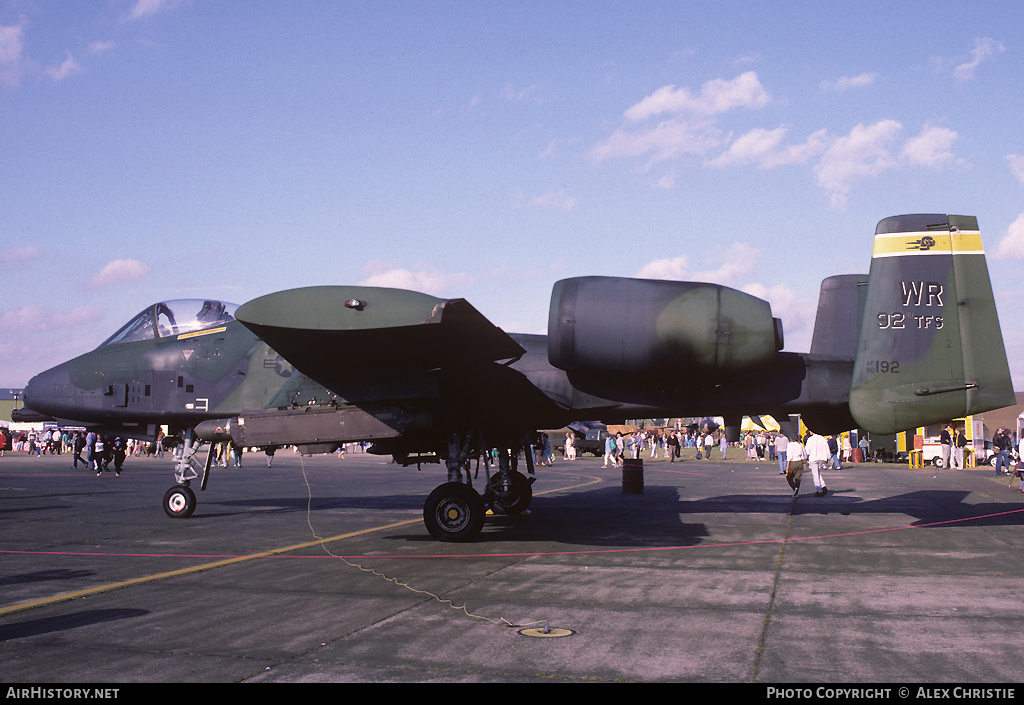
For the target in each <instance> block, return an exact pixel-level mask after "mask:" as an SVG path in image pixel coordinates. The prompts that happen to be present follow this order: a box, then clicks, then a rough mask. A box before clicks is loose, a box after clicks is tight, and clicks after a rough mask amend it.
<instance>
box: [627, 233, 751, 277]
mask: <svg viewBox="0 0 1024 705" xmlns="http://www.w3.org/2000/svg"><path fill="white" fill-rule="evenodd" d="M760 255H761V251H760V250H759V249H757V248H756V247H752V246H751V245H747V244H746V243H741V242H737V243H733V244H732V245H730V246H729V247H728V248H726V249H725V250H724V251H722V252H721V259H720V263H718V266H717V267H715V268H714V269H704V270H691V269H690V261H689V258H688V257H687V256H686V255H680V256H679V257H670V258H665V259H657V260H653V261H651V262H648V263H647V264H645V265H644V266H643V267H642V268H641V269H640V271H639V272H637V274H636V276H637V277H638V278H640V279H670V280H690V281H699V282H711V283H713V284H723V285H729V286H733V285H735V283H736V282H737V281H738V280H740V279H742V278H743V277H744V276H746V275H748V274H750V273H751V272H752V271H754V268H755V267H756V266H757V261H758V259H759V258H760Z"/></svg>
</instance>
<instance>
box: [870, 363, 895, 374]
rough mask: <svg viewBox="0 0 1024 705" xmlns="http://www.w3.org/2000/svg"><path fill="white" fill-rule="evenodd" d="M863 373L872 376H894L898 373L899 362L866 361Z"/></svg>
mask: <svg viewBox="0 0 1024 705" xmlns="http://www.w3.org/2000/svg"><path fill="white" fill-rule="evenodd" d="M864 365H865V371H866V372H867V373H868V374H869V375H874V374H894V375H898V374H899V373H900V361H899V360H866V361H865V363H864Z"/></svg>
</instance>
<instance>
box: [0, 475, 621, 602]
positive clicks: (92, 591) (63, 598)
mask: <svg viewBox="0 0 1024 705" xmlns="http://www.w3.org/2000/svg"><path fill="white" fill-rule="evenodd" d="M581 477H589V478H591V479H590V481H589V482H582V483H580V484H577V485H572V486H569V487H556V488H552V489H550V490H545V491H544V492H536V493H534V494H535V495H541V494H548V493H550V492H564V491H565V490H572V489H577V488H580V487H586V486H588V485H593V484H596V483H598V482H602V480H601V478H599V477H594V476H593V475H581ZM420 521H422V519H421V518H416V519H408V520H406V521H398V522H395V523H393V524H384V525H383V526H375V527H372V528H369V529H360V530H359V531H351V532H349V533H347V534H339V535H337V536H331V537H330V538H326V539H316V540H315V541H306V542H304V543H297V544H295V545H294V546H285V547H284V548H276V549H274V550H272V551H263V552H261V553H253V554H250V555H247V556H237V557H235V558H225V559H224V560H219V561H214V562H212V563H203V564H202V565H197V566H192V567H191V568H181V569H180V570H169V571H167V572H165V573H154V574H153V575H144V576H142V577H138V578H132V579H131V580H121V581H119V582H116V583H107V584H106V585H97V586H96V587H91V588H85V589H84V590H75V591H74V592H65V593H61V594H59V595H53V596H52V597H44V598H41V599H39V600H32V601H30V602H20V603H18V604H16V605H10V606H8V607H0V617H3V616H4V615H8V614H12V613H14V612H22V611H25V610H30V609H33V608H35V607H43V606H45V605H54V604H57V603H60V602H67V601H69V600H74V599H77V598H80V597H88V596H89V595H98V594H100V593H104V592H110V591H112V590H120V589H121V588H125V587H131V586H133V585H142V584H144V583H151V582H155V581H157V580H166V579H168V578H176V577H179V576H182V575H189V574H190V573H200V572H202V571H204V570H213V569H214V568H223V567H225V566H229V565H235V564H236V563H244V562H245V561H251V560H254V559H257V558H269V557H270V556H277V555H280V554H282V553H290V552H292V551H299V550H302V549H304V548H310V547H311V546H320V545H322V544H325V543H332V542H334V541H342V540H344V539H350V538H354V537H356V536H362V535H364V534H371V533H373V532H375V531H387V530H388V529H396V528H398V527H400V526H409V525H410V524H416V523H419V522H420ZM183 557H184V556H183Z"/></svg>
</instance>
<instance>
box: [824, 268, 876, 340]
mask: <svg viewBox="0 0 1024 705" xmlns="http://www.w3.org/2000/svg"><path fill="white" fill-rule="evenodd" d="M867 283H868V275H867V274H840V275H837V276H834V277H829V278H828V279H825V280H823V281H822V282H821V292H820V293H819V294H818V312H817V314H816V315H815V318H814V333H813V336H812V338H811V354H812V355H829V356H836V357H847V358H852V357H855V356H856V355H857V344H858V339H859V337H860V325H859V323H860V320H861V319H862V318H863V317H864V297H865V293H866V289H867ZM851 322H854V323H852V324H851Z"/></svg>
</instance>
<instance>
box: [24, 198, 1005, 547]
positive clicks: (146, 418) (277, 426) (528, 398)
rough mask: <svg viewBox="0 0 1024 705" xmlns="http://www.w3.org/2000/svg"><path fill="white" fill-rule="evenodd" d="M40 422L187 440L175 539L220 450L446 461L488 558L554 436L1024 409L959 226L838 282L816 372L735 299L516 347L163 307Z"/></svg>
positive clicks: (371, 296) (763, 318)
mask: <svg viewBox="0 0 1024 705" xmlns="http://www.w3.org/2000/svg"><path fill="white" fill-rule="evenodd" d="M24 401H25V406H26V409H25V410H23V411H22V412H21V413H23V414H25V415H34V416H36V417H38V416H40V415H42V416H47V417H51V418H54V419H57V420H59V421H61V422H62V423H68V424H70V423H74V424H76V425H83V424H84V425H87V426H90V427H93V428H95V429H97V430H98V431H101V432H108V433H116V434H120V435H122V436H128V437H136V438H142V439H153V438H155V436H156V433H157V430H158V428H159V427H160V426H161V425H166V426H168V427H170V428H171V429H172V430H174V431H175V432H180V433H181V434H182V435H183V437H184V438H185V439H186V441H187V443H186V452H185V453H184V454H183V456H182V458H181V460H180V461H178V462H177V463H176V465H175V485H174V486H173V487H171V489H169V490H168V492H167V494H166V495H165V497H164V502H163V504H164V510H165V512H166V513H167V514H168V515H169V516H171V517H187V516H189V515H191V514H192V513H193V511H194V509H195V507H196V497H195V493H194V492H193V490H192V489H191V488H190V484H191V481H192V480H196V479H201V488H202V489H204V490H205V489H206V486H207V480H208V479H209V474H210V456H208V457H207V460H206V463H205V466H204V465H203V463H202V462H201V461H200V460H199V459H197V458H196V457H195V456H196V451H197V450H198V449H199V447H200V446H201V445H202V444H203V443H204V442H208V443H210V444H211V448H212V444H213V443H215V442H220V441H224V440H228V439H230V440H232V441H233V442H235V443H236V444H238V445H241V446H255V447H267V446H280V445H296V446H298V447H299V448H300V450H302V451H303V452H307V453H308V452H327V451H331V450H333V449H335V448H337V447H338V446H339V444H341V443H347V442H353V441H369V442H372V444H373V449H374V450H375V452H379V453H386V454H391V455H393V456H394V457H395V458H396V459H397V460H399V461H401V462H403V463H405V464H412V463H419V462H422V461H423V460H424V459H428V458H432V459H436V460H437V461H438V462H444V463H445V464H446V467H447V471H448V478H447V481H446V482H444V483H442V484H440V485H439V486H438V487H437V488H436V489H435V490H434V491H433V492H431V493H430V495H429V496H428V497H427V499H426V502H425V504H424V512H423V515H424V522H425V524H426V527H427V529H428V531H429V532H430V534H431V535H432V536H434V537H435V538H437V539H439V540H444V541H469V540H473V539H474V538H476V537H477V536H478V535H479V533H480V531H481V529H482V527H483V524H484V521H485V513H486V509H487V507H488V506H489V507H491V508H492V509H493V510H495V511H499V512H504V513H518V512H521V511H523V510H524V509H525V508H526V507H527V506H529V503H530V500H531V498H532V489H531V484H532V482H533V480H534V468H533V465H532V461H531V454H530V453H529V452H525V453H522V456H523V458H524V460H525V464H526V467H525V470H526V472H525V473H524V472H522V471H520V469H519V462H518V457H519V455H520V452H521V451H523V450H524V449H527V448H528V447H529V445H530V443H531V441H532V437H533V435H534V434H535V433H536V432H537V431H538V430H539V429H553V428H561V427H563V426H566V425H568V424H570V423H572V422H578V421H605V422H612V423H613V422H616V421H618V422H621V421H623V420H625V419H634V418H659V417H682V416H693V417H706V416H712V415H713V416H716V417H722V418H723V419H724V422H725V426H726V431H727V436H729V437H730V438H731V439H733V440H735V439H738V436H739V426H740V422H741V420H742V418H743V416H744V415H749V416H755V415H759V414H767V415H771V416H773V417H774V418H775V419H790V415H791V414H799V415H800V416H801V418H802V420H803V421H804V423H805V424H806V425H807V426H808V427H810V428H811V429H814V430H816V431H819V432H821V433H830V432H836V431H842V430H848V429H852V428H855V427H856V428H861V429H865V430H867V431H869V432H874V433H882V434H889V433H895V432H897V431H900V430H905V429H909V428H914V427H917V426H920V425H923V424H926V423H935V422H941V421H944V420H948V419H951V418H957V417H961V416H964V415H967V414H972V413H977V412H981V411H985V410H989V409H995V408H1001V407H1004V406H1007V405H1010V404H1013V403H1015V399H1014V394H1013V389H1012V385H1011V381H1010V374H1009V368H1008V365H1007V361H1006V352H1005V349H1004V347H1003V341H1002V336H1001V333H1000V328H999V321H998V318H997V315H996V308H995V302H994V300H993V296H992V287H991V283H990V280H989V274H988V269H987V266H986V263H985V256H984V251H983V249H982V244H981V235H980V233H979V231H978V223H977V219H976V218H974V217H972V216H953V215H950V216H947V215H904V216H895V217H891V218H886V219H884V220H882V221H881V222H879V224H878V226H877V228H876V231H875V239H874V250H873V254H872V258H871V266H870V271H869V273H868V274H867V275H842V276H837V277H830V278H828V279H826V280H825V281H823V282H822V286H821V295H820V300H819V305H818V312H817V320H816V322H815V329H814V335H813V340H812V344H811V350H810V352H809V353H793V352H783V332H782V324H781V322H780V321H779V320H778V319H776V318H774V317H773V316H772V311H771V307H770V305H769V304H768V302H766V301H763V300H761V299H758V298H756V297H753V296H750V295H748V294H745V293H743V292H740V291H737V290H735V289H731V288H728V287H725V286H719V285H715V284H706V283H698V282H682V281H654V280H642V279H629V278H615V277H601V276H594V277H580V278H573V279H565V280H562V281H559V282H557V283H556V284H555V286H554V291H553V293H552V297H551V306H550V311H549V321H548V333H547V335H546V336H544V335H515V334H509V333H506V332H504V331H502V330H500V329H499V328H497V327H496V326H494V325H493V324H491V323H490V322H489V321H488V320H487V319H486V318H485V317H484V316H483V315H481V314H480V313H479V312H478V311H477V310H476V309H475V308H473V307H472V306H471V305H470V304H469V303H468V302H466V301H465V300H463V299H439V298H435V297H433V296H428V295H426V294H421V293H417V292H413V291H405V290H398V289H385V288H372V287H358V286H318V287H310V288H302V289H294V290H289V291H282V292H278V293H274V294H270V295H267V296H263V297H260V298H257V299H255V300H253V301H250V302H248V303H246V304H244V305H243V306H240V307H236V306H234V305H231V304H227V303H224V302H220V301H212V300H192V301H166V302H162V303H158V304H155V305H153V306H150V307H148V308H146V309H144V310H143V311H142V312H141V313H139V314H138V315H137V316H136V317H135V318H133V319H132V320H131V321H129V322H128V323H127V324H125V325H124V326H123V327H122V328H121V329H120V330H118V331H117V332H116V333H114V335H112V336H111V337H110V338H108V339H107V340H106V341H104V342H103V343H102V344H101V345H100V346H99V347H98V348H96V349H95V350H93V351H92V352H89V353H86V354H84V355H82V356H80V357H77V358H75V359H73V360H71V361H69V362H65V363H64V364H61V365H58V366H57V367H54V368H53V369H50V370H47V371H46V372H43V373H41V374H39V375H37V376H36V377H34V378H33V379H32V380H31V381H30V382H29V384H28V387H27V388H26V390H25V393H24ZM790 433H792V430H790ZM488 449H497V450H498V459H497V464H496V467H495V468H493V469H492V468H491V466H490V463H489V462H486V459H488V458H489V457H490V453H487V452H486V451H488ZM481 458H484V459H485V480H484V481H483V483H482V487H481V489H480V490H479V491H478V490H477V489H476V488H474V487H473V484H472V480H471V478H470V474H471V473H470V466H471V462H472V460H473V459H476V460H477V462H478V463H479V462H480V459H481ZM492 470H493V472H492Z"/></svg>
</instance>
